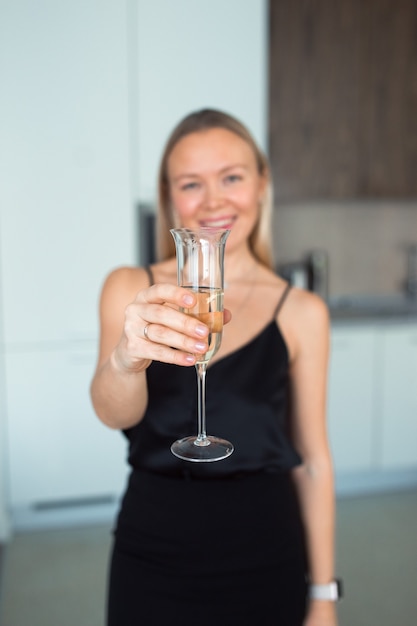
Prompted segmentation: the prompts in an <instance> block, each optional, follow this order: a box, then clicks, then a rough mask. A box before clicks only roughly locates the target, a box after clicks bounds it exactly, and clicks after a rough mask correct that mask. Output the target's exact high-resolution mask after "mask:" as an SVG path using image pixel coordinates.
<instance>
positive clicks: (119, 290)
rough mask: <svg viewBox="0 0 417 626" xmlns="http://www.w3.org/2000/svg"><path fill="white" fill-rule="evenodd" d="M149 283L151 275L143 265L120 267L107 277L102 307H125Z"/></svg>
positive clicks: (101, 301) (108, 308)
mask: <svg viewBox="0 0 417 626" xmlns="http://www.w3.org/2000/svg"><path fill="white" fill-rule="evenodd" d="M148 285H149V277H148V274H147V272H146V270H145V269H144V268H142V267H128V266H125V267H118V268H116V269H114V270H112V271H111V272H110V273H109V274H108V275H107V276H106V278H105V280H104V283H103V287H102V291H101V298H100V307H101V309H102V311H103V310H107V311H109V312H110V311H111V310H112V309H114V308H116V309H119V308H121V307H122V308H124V307H125V306H126V305H127V304H129V303H130V302H133V300H134V299H135V298H136V295H137V293H138V292H139V291H140V290H141V289H144V288H145V287H147V286H148Z"/></svg>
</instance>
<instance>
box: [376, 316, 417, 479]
mask: <svg viewBox="0 0 417 626" xmlns="http://www.w3.org/2000/svg"><path fill="white" fill-rule="evenodd" d="M380 341H381V351H382V355H381V359H380V378H379V381H378V389H377V393H378V405H377V410H378V422H379V423H380V428H381V433H380V454H379V462H380V465H381V467H382V468H383V469H404V468H410V467H414V468H417V325H409V324H403V325H401V326H395V327H387V328H385V329H384V331H383V332H381V338H380Z"/></svg>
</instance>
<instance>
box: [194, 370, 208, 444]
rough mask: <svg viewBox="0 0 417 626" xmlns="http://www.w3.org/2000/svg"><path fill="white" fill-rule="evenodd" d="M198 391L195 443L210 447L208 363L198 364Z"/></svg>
mask: <svg viewBox="0 0 417 626" xmlns="http://www.w3.org/2000/svg"><path fill="white" fill-rule="evenodd" d="M195 369H196V370H197V389H198V435H197V439H196V441H195V445H196V446H208V445H209V444H210V440H209V439H207V433H206V371H207V361H203V362H202V363H196V364H195Z"/></svg>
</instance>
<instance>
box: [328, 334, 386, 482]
mask: <svg viewBox="0 0 417 626" xmlns="http://www.w3.org/2000/svg"><path fill="white" fill-rule="evenodd" d="M376 340H377V338H376V332H375V329H374V328H373V327H372V326H371V327H369V326H365V327H361V326H357V325H354V326H333V329H332V343H331V354H330V366H329V385H328V428H329V440H330V445H331V449H332V454H333V462H334V466H335V472H336V475H338V474H346V473H350V472H359V471H368V470H371V469H372V468H373V466H374V461H375V458H374V443H375V434H376V433H375V430H376V424H375V419H374V416H375V411H374V399H375V393H374V390H375V374H376V369H375V345H376Z"/></svg>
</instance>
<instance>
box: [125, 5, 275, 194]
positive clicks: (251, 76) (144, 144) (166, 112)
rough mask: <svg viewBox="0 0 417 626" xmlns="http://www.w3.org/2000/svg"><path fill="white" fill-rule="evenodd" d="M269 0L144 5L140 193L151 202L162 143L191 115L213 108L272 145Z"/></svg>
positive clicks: (140, 34)
mask: <svg viewBox="0 0 417 626" xmlns="http://www.w3.org/2000/svg"><path fill="white" fill-rule="evenodd" d="M267 4H268V3H267V2H266V0H243V1H242V0H226V1H225V0H210V2H207V1H205V0H204V1H203V0H176V1H175V2H172V1H171V0H152V1H149V0H139V2H138V4H137V24H138V39H137V41H138V44H137V50H136V55H137V76H138V83H137V109H136V110H137V117H136V120H135V129H134V130H135V132H136V135H137V145H138V168H137V171H138V185H139V187H138V194H139V197H140V199H142V200H144V201H146V200H152V199H153V198H154V189H155V180H156V172H157V167H158V161H159V158H160V154H161V152H162V149H163V145H164V143H165V141H166V138H167V136H168V134H169V132H170V131H171V130H172V128H173V127H174V125H175V124H176V123H177V122H178V121H179V120H180V119H181V118H182V117H183V116H184V115H186V114H187V113H189V112H191V111H193V110H195V109H199V108H203V107H215V108H221V109H223V110H226V111H227V112H229V113H232V114H233V115H235V116H237V117H239V118H240V119H241V120H242V121H243V122H244V123H245V124H246V125H248V126H249V128H250V130H251V131H252V132H253V134H254V136H255V138H256V139H257V140H258V141H259V142H260V144H261V146H262V147H263V148H264V149H265V148H266V144H267V122H268V119H267V53H268V31H267V27H268V22H267Z"/></svg>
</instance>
